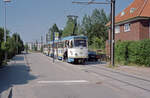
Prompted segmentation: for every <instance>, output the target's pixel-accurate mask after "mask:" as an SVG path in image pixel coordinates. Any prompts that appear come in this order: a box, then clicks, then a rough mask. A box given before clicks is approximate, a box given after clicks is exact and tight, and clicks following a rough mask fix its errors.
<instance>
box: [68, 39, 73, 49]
mask: <svg viewBox="0 0 150 98" xmlns="http://www.w3.org/2000/svg"><path fill="white" fill-rule="evenodd" d="M69 48H73V42H72V40H71V41H70V42H69Z"/></svg>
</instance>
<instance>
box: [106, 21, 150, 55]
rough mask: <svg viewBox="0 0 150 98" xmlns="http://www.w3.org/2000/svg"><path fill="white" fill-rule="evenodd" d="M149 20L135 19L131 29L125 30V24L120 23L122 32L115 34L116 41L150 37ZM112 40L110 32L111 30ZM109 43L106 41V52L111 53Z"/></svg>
mask: <svg viewBox="0 0 150 98" xmlns="http://www.w3.org/2000/svg"><path fill="white" fill-rule="evenodd" d="M149 22H150V21H149V20H141V21H134V22H131V23H130V31H128V32H124V24H123V25H120V33H117V34H115V41H118V40H121V41H125V40H143V39H148V38H150V30H149V29H150V26H149ZM109 40H110V32H109ZM109 46H110V45H109V43H108V41H107V42H106V54H107V55H109V54H110V53H109V52H110V51H109V49H110V48H109Z"/></svg>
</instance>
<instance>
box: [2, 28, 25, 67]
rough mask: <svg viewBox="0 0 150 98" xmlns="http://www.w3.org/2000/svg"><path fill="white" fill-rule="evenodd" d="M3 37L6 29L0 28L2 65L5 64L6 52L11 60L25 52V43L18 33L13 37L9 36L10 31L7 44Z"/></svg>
mask: <svg viewBox="0 0 150 98" xmlns="http://www.w3.org/2000/svg"><path fill="white" fill-rule="evenodd" d="M3 37H4V29H3V28H0V65H2V63H3V60H4V53H5V52H7V56H8V58H9V59H10V58H12V57H13V56H15V55H16V54H18V53H21V51H23V50H24V45H23V41H22V40H21V38H20V35H18V34H17V33H14V34H13V35H12V36H9V31H8V30H7V41H6V42H4V38H3ZM17 47H18V48H17Z"/></svg>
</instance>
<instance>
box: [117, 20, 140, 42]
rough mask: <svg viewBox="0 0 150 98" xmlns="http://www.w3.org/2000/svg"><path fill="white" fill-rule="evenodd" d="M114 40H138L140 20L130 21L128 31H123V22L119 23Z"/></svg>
mask: <svg viewBox="0 0 150 98" xmlns="http://www.w3.org/2000/svg"><path fill="white" fill-rule="evenodd" d="M115 40H116V41H118V40H122V41H125V40H140V22H137V21H136V22H131V23H130V31H127V32H125V31H124V24H122V25H120V33H117V34H115Z"/></svg>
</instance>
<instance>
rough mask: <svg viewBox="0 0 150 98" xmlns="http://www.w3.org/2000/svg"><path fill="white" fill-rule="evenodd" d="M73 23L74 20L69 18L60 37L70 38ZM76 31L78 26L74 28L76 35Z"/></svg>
mask: <svg viewBox="0 0 150 98" xmlns="http://www.w3.org/2000/svg"><path fill="white" fill-rule="evenodd" d="M75 21H76V20H75V19H73V18H71V17H70V18H68V20H67V23H66V26H65V28H64V30H63V33H62V37H65V36H71V35H72V33H73V29H74V26H75ZM77 31H78V25H77V26H76V28H75V34H77Z"/></svg>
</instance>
